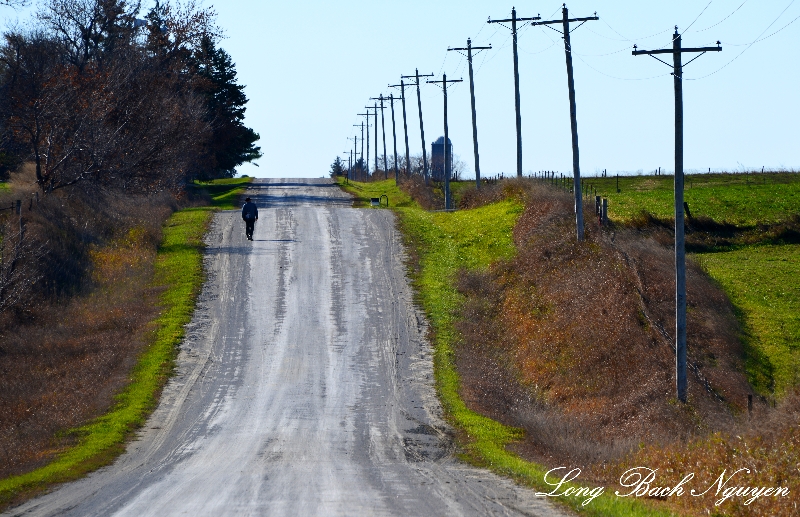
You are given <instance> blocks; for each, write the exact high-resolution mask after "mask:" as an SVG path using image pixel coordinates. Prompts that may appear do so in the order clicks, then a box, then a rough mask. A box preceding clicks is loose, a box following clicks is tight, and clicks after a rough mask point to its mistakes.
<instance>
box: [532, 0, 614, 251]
mask: <svg viewBox="0 0 800 517" xmlns="http://www.w3.org/2000/svg"><path fill="white" fill-rule="evenodd" d="M561 12H562V14H563V18H562V19H561V20H550V21H546V22H533V23H532V24H531V25H546V26H547V27H548V28H550V29H553V28H552V27H550V25H554V24H557V23H561V24H563V29H562V31H561V34H562V36H563V37H564V53H565V54H566V57H567V88H568V89H569V122H570V129H571V130H572V176H573V189H572V191H573V193H574V195H575V228H576V231H577V233H578V241H579V242H580V241H582V240H583V202H582V201H581V165H580V159H579V154H578V118H577V108H576V107H575V80H574V77H573V75H572V44H571V43H570V40H569V33H570V30H569V24H570V22H581V25H583V24H584V23H586V22H588V21H592V20H599V19H600V18H598V17H597V13H594V16H589V17H587V18H570V17H569V11H568V10H567V5H566V4H564V6H563V8H562V9H561ZM581 25H578V27H580V26H581ZM576 28H577V27H576ZM553 30H555V31H556V32H558V30H557V29H553Z"/></svg>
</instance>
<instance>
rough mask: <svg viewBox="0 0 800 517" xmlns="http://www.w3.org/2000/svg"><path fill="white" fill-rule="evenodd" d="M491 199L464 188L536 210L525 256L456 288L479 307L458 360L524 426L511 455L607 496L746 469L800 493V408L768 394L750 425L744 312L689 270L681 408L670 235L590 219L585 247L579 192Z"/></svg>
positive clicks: (702, 503) (484, 395)
mask: <svg viewBox="0 0 800 517" xmlns="http://www.w3.org/2000/svg"><path fill="white" fill-rule="evenodd" d="M482 191H483V192H482V193H480V194H478V193H474V194H469V193H468V192H465V193H464V196H463V197H462V202H464V200H468V201H467V203H468V206H473V205H475V206H477V205H478V204H481V203H483V202H486V201H491V200H493V199H494V198H495V197H496V196H498V195H500V194H502V195H504V196H507V195H509V193H510V192H513V193H515V195H517V196H519V195H521V194H520V193H524V196H525V204H526V208H525V211H524V213H523V215H522V216H521V217H520V219H519V221H518V223H517V226H516V228H515V231H514V239H515V243H516V245H517V247H518V250H519V252H518V255H517V256H516V257H515V258H513V259H511V260H508V261H503V262H500V263H496V264H494V265H493V267H492V268H490V270H489V271H486V272H464V274H462V275H460V276H459V278H460V279H459V286H458V287H459V289H460V291H461V292H462V293H463V294H465V295H466V303H465V305H464V308H463V311H462V314H461V318H460V321H459V323H458V324H457V328H458V330H459V332H460V334H461V343H460V345H459V347H458V349H457V352H456V363H457V367H458V369H459V372H460V374H461V376H462V397H463V398H464V400H465V401H466V402H467V404H468V405H469V406H470V407H471V408H472V409H475V410H477V411H479V412H481V413H483V414H486V415H488V416H490V417H492V418H495V419H496V420H498V421H500V422H503V423H505V424H508V425H513V426H518V427H522V428H524V429H525V430H526V438H525V440H524V442H522V443H519V444H516V445H515V446H514V447H515V450H516V451H517V452H518V453H520V454H521V455H522V456H523V457H526V458H528V459H531V460H535V461H539V462H541V463H544V464H547V465H550V466H568V465H572V466H580V467H581V468H583V469H584V475H583V476H584V477H585V476H587V475H589V476H590V477H591V478H592V479H593V480H594V481H595V482H598V483H600V484H603V485H605V486H610V485H613V484H614V483H615V482H616V480H618V479H619V474H621V472H623V471H624V469H625V468H627V467H628V466H635V465H646V466H648V467H650V468H661V469H663V470H664V471H666V470H668V469H671V470H669V471H670V472H672V473H673V475H674V476H678V474H679V473H681V472H683V473H686V472H687V471H689V472H691V471H692V470H694V471H695V472H697V473H698V474H699V471H701V470H702V471H703V472H705V473H706V474H707V475H706V478H707V477H708V476H713V478H716V477H717V476H719V474H720V473H722V471H723V470H724V469H726V468H727V469H729V472H730V469H732V468H733V469H734V470H735V468H736V467H737V466H739V465H747V466H750V467H751V468H756V469H758V470H759V472H762V473H764V474H763V475H761V476H759V477H757V478H754V477H751V476H749V475H748V477H747V480H748V481H749V482H750V483H752V484H753V485H755V484H758V485H759V486H763V485H767V486H787V483H789V484H791V483H794V481H791V480H789V479H788V478H787V477H786V474H785V473H788V472H790V471H791V472H792V474H791V476H792V477H791V479H792V480H796V478H797V464H798V459H800V458H798V437H797V424H798V420H799V419H798V409H799V408H800V403H799V402H798V400H800V398H797V397H795V398H793V399H791V400H788V401H787V402H786V403H785V404H783V405H782V409H778V410H777V411H774V410H771V409H770V408H768V407H767V405H766V404H765V403H764V402H763V401H761V400H759V399H758V398H756V399H755V408H754V412H753V421H754V422H758V425H755V426H751V425H750V424H749V422H748V414H747V395H748V394H751V393H752V391H751V389H750V386H749V384H748V382H747V379H746V376H745V374H744V368H743V360H742V346H741V343H740V339H739V332H740V330H739V328H738V324H737V322H736V319H735V317H734V315H733V310H732V307H731V305H730V303H729V301H728V300H727V297H726V296H725V295H724V293H722V291H721V290H720V289H719V288H718V287H717V286H716V285H715V283H714V282H713V281H712V280H711V279H709V278H708V277H707V276H706V275H705V274H704V273H703V272H702V271H701V269H700V268H699V267H697V266H696V265H694V264H691V263H690V264H689V265H688V271H687V301H688V311H687V312H688V314H687V319H688V322H687V324H688V325H687V326H688V328H687V335H688V350H689V372H688V373H689V402H688V404H686V405H683V404H680V403H678V402H677V401H676V398H675V388H674V384H675V382H674V369H675V365H674V361H675V360H674V338H673V337H672V336H674V257H673V252H672V249H671V246H672V241H671V235H670V234H669V232H668V231H666V229H664V228H659V225H658V224H652V222H649V223H648V222H641V221H640V222H639V224H637V225H636V226H634V227H627V228H626V227H620V226H608V227H600V226H598V225H597V223H596V222H592V221H591V217H588V216H587V218H586V219H587V221H589V224H587V232H586V240H585V242H583V243H578V242H576V239H575V230H574V225H575V222H574V217H575V216H574V210H573V200H572V197H571V194H567V193H565V192H564V191H560V190H556V189H553V188H552V187H549V186H546V185H542V184H537V183H535V182H530V181H526V180H522V181H519V180H514V181H511V182H504V186H503V187H497V188H494V189H485V190H484V189H482ZM498 191H499V194H498ZM593 208H594V207H593V206H590V205H589V204H586V205H585V207H584V211H585V213H586V214H592V213H593V211H594V210H593ZM697 231H698V232H699V230H697ZM737 435H738V436H741V437H742V438H739V437H737ZM744 442H747V445H746V446H745V445H744ZM640 449H641V450H640ZM636 451H639V452H638V453H637V452H636ZM787 462H788V463H787ZM713 478H712V479H711V480H710V481H713ZM679 480H680V478H678V479H677V480H674V479H672V480H670V481H671V482H672V483H673V484H674V483H676V482H677V481H679ZM659 481H661V478H659ZM667 482H668V481H666V480H665V481H664V483H667ZM698 487H699V485H698ZM792 488H794V487H792ZM787 501H788V502H787ZM795 501H796V499H795V497H792V498H780V499H774V498H773V499H771V500H770V501H769V502H767V501H766V500H764V501H759V503H758V504H757V505H756V506H755V507H753V506H741V505H740V506H741V507H739V506H737V507H734V506H732V505H728V506H726V507H725V511H726V512H733V513H732V514H733V515H751V514H750V513H747V512H748V511H754V510H755V509H757V510H756V513H755V514H761V513H760V512H766V513H763V514H764V515H766V514H771V515H788V514H789V513H785V512H784V510H785V508H784V507H783V506H780V505H781V504H783V505H786V504H794V502H795ZM773 503H774V506H770V505H772V504H773ZM669 504H676V505H678V504H682V505H685V506H683V507H681V508H682V509H684V510H689V511H691V512H699V513H702V514H703V515H706V513H705V512H706V510H707V509H708V508H714V507H713V499H709V498H672V499H671V500H670V503H669ZM693 505H694V506H693ZM786 508H788V507H786ZM782 512H783V513H782ZM755 514H752V515H755Z"/></svg>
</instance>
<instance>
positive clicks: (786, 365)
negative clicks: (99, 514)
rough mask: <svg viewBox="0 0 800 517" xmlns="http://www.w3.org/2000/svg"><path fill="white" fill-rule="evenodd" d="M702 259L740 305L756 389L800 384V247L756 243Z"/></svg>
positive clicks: (778, 392)
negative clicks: (755, 244)
mask: <svg viewBox="0 0 800 517" xmlns="http://www.w3.org/2000/svg"><path fill="white" fill-rule="evenodd" d="M697 257H698V260H699V262H700V263H701V264H702V266H703V267H704V269H705V270H706V271H708V273H709V274H710V275H711V277H712V278H714V279H715V280H716V281H718V282H719V283H720V284H721V285H722V288H723V289H724V290H725V292H726V293H727V294H728V296H729V297H730V299H731V301H732V302H733V304H734V306H735V307H736V310H737V316H738V317H739V319H740V321H741V323H742V326H743V328H744V331H745V334H744V342H745V347H746V353H747V360H746V368H747V372H748V375H749V378H750V382H751V383H752V384H753V387H754V388H755V389H756V390H757V391H758V392H760V393H762V394H768V393H770V392H772V391H773V390H774V393H775V395H777V396H778V397H780V396H782V395H784V394H785V393H786V390H787V389H789V388H791V387H793V386H796V385H797V384H798V382H800V283H798V281H797V278H798V273H800V245H797V244H787V245H780V246H750V247H745V248H741V249H736V250H732V251H723V252H717V253H704V254H702V255H699V256H697Z"/></svg>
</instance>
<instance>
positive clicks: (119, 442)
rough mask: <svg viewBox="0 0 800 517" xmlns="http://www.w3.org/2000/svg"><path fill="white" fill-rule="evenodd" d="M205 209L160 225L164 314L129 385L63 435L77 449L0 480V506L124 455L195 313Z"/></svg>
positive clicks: (158, 272)
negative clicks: (107, 407) (97, 412)
mask: <svg viewBox="0 0 800 517" xmlns="http://www.w3.org/2000/svg"><path fill="white" fill-rule="evenodd" d="M212 213H213V212H212V210H211V209H209V208H192V209H187V210H182V211H179V212H176V213H174V214H173V215H172V217H170V219H169V220H167V222H166V223H165V225H164V234H163V241H162V243H161V246H160V248H159V251H158V256H157V258H156V264H155V277H154V284H155V285H157V286H164V287H165V289H164V291H163V293H162V294H161V295H160V303H161V304H162V306H163V310H162V312H161V315H160V316H159V318H158V319H157V320H156V321H155V322H154V331H153V335H152V339H151V343H150V344H149V346H148V347H147V348H146V349H145V350H144V352H143V353H142V354H141V356H140V357H139V361H138V363H137V365H136V367H135V368H134V370H133V372H132V373H131V382H130V384H129V385H128V386H127V387H126V388H125V389H124V390H123V391H122V392H121V393H120V394H119V395H117V396H116V401H115V404H114V406H113V407H112V408H111V409H110V410H109V412H108V413H106V414H105V415H103V416H101V417H98V418H96V419H95V420H93V421H91V422H89V423H88V424H86V425H84V426H82V427H79V428H77V429H73V430H71V431H68V434H69V435H72V436H75V437H76V438H77V444H76V445H75V446H73V447H70V448H69V449H67V450H65V451H64V452H62V453H61V454H60V455H59V456H57V457H56V459H55V460H53V461H52V462H51V463H49V464H48V465H46V466H44V467H41V468H39V469H36V470H34V471H32V472H29V473H27V474H22V475H19V476H12V477H9V478H6V479H3V480H0V506H2V505H4V504H7V503H9V502H10V501H13V500H16V499H18V498H20V497H24V496H25V495H31V494H35V493H37V492H39V491H41V490H43V489H45V488H46V487H48V486H50V485H52V484H54V483H61V482H65V481H70V480H73V479H76V478H78V477H80V476H82V475H84V474H85V473H87V472H89V471H91V470H94V469H96V468H98V467H101V466H103V465H106V464H108V463H110V462H111V461H113V460H114V458H116V456H117V455H119V454H120V453H121V452H123V450H124V445H125V442H126V440H127V439H128V438H129V437H130V436H131V434H132V431H133V430H135V429H136V428H137V427H139V426H141V425H142V424H144V422H145V420H146V418H147V416H148V415H149V414H150V412H151V411H152V410H153V409H154V408H155V405H156V404H157V402H158V395H159V393H160V391H161V388H162V387H163V386H164V384H165V382H166V380H167V378H168V377H169V375H170V374H171V372H172V368H173V365H174V359H175V356H176V353H177V346H178V344H179V343H180V342H181V340H182V339H183V335H184V325H186V324H187V323H188V322H189V320H190V318H191V314H192V311H193V310H194V302H195V298H196V295H197V293H198V292H199V289H200V286H201V284H202V281H203V271H202V250H203V242H202V237H203V234H204V233H205V231H206V229H207V227H208V223H209V221H210V219H211V216H212Z"/></svg>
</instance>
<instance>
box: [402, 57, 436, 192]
mask: <svg viewBox="0 0 800 517" xmlns="http://www.w3.org/2000/svg"><path fill="white" fill-rule="evenodd" d="M420 77H433V74H424V75H419V68H415V69H414V75H401V76H400V79H410V78H414V81H415V84H416V86H417V108H418V109H419V136H420V139H421V140H422V174H423V176H424V177H425V184H426V185H427V184H428V155H427V153H426V152H425V129H424V128H423V127H422V98H421V97H420V94H419V78H420Z"/></svg>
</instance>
